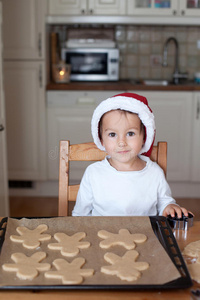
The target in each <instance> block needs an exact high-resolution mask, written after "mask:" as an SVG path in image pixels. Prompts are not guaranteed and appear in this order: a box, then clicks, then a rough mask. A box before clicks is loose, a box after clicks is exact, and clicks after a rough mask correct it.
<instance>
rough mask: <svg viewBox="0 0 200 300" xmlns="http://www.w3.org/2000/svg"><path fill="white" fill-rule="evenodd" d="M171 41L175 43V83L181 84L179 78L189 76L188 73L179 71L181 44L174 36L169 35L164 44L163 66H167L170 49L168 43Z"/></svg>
mask: <svg viewBox="0 0 200 300" xmlns="http://www.w3.org/2000/svg"><path fill="white" fill-rule="evenodd" d="M170 42H174V44H175V68H174V73H173V83H175V84H179V79H181V78H187V77H188V76H187V73H180V72H179V45H178V41H177V39H176V38H174V37H169V38H168V39H167V40H166V42H165V44H164V51H163V67H167V50H168V44H169V43H170Z"/></svg>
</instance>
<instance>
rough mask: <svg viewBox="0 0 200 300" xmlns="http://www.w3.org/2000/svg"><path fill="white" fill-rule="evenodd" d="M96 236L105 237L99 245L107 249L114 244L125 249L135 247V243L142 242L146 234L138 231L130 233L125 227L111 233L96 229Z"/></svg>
mask: <svg viewBox="0 0 200 300" xmlns="http://www.w3.org/2000/svg"><path fill="white" fill-rule="evenodd" d="M98 236H99V237H100V238H103V239H105V240H104V241H101V242H100V244H99V246H100V247H101V248H105V249H108V248H110V247H112V246H115V245H121V246H123V247H124V248H126V249H127V250H132V249H135V247H136V245H135V243H144V242H145V241H146V240H147V237H146V235H144V234H140V233H134V234H131V233H130V232H129V231H128V230H127V229H120V230H119V233H117V234H115V233H111V232H108V231H106V230H100V231H98Z"/></svg>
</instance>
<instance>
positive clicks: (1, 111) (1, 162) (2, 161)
mask: <svg viewBox="0 0 200 300" xmlns="http://www.w3.org/2000/svg"><path fill="white" fill-rule="evenodd" d="M1 26H2V5H1V2H0V45H1V46H0V213H1V216H9V201H8V177H7V153H6V129H5V127H6V124H5V107H4V92H3V80H2V79H3V78H2V76H3V72H2V36H1V28H2V27H1Z"/></svg>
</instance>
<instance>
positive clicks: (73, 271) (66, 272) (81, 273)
mask: <svg viewBox="0 0 200 300" xmlns="http://www.w3.org/2000/svg"><path fill="white" fill-rule="evenodd" d="M84 263H85V259H84V258H82V257H79V258H75V259H74V260H73V261H72V262H71V263H69V262H67V261H66V260H65V259H62V258H58V259H55V260H54V261H53V265H54V266H55V267H56V269H57V271H49V272H46V273H45V274H44V276H45V277H46V278H51V279H60V280H61V281H62V283H63V284H80V283H81V282H82V281H83V277H88V276H92V275H93V274H94V270H93V269H81V267H82V266H83V265H84Z"/></svg>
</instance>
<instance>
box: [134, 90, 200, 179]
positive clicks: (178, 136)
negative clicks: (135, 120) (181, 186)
mask: <svg viewBox="0 0 200 300" xmlns="http://www.w3.org/2000/svg"><path fill="white" fill-rule="evenodd" d="M136 93H137V92H136ZM140 93H141V92H139V91H138V94H140ZM142 95H143V96H145V97H147V99H148V102H149V106H150V107H151V108H152V110H153V113H154V115H155V122H156V142H157V141H167V143H168V161H167V178H168V180H169V181H190V180H191V149H192V146H191V145H192V142H193V139H192V131H193V128H192V111H193V92H170V91H167V92H158V91H157V92H147V91H142ZM199 149H200V148H199Z"/></svg>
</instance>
